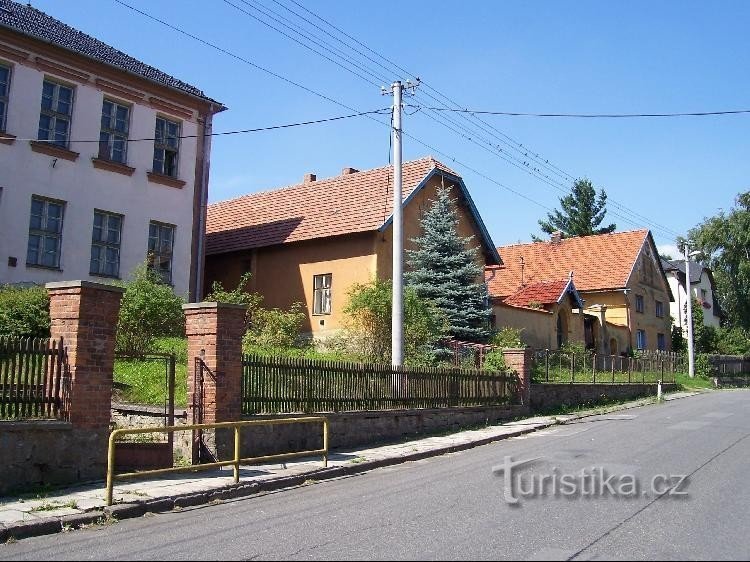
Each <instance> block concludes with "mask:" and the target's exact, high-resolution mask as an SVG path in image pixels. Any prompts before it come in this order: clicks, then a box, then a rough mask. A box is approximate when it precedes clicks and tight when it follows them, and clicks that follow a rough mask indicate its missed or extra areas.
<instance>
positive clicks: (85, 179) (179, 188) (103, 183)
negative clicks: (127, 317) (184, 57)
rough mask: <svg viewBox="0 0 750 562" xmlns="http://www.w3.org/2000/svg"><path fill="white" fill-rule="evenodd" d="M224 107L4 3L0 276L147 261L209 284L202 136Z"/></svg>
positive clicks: (112, 274) (186, 284)
mask: <svg viewBox="0 0 750 562" xmlns="http://www.w3.org/2000/svg"><path fill="white" fill-rule="evenodd" d="M113 25H117V23H116V22H113ZM224 109H226V108H225V107H224V106H223V105H222V104H221V103H219V102H216V101H214V100H212V99H211V98H209V97H208V96H206V95H205V94H204V93H203V92H202V91H201V90H199V89H198V88H196V87H195V86H191V85H189V84H186V83H184V82H182V81H180V80H178V79H177V78H174V77H172V76H170V75H168V74H166V73H164V72H162V71H161V70H158V69H156V68H154V67H151V66H148V65H147V64H144V63H142V62H140V61H138V60H136V59H134V58H132V57H130V56H128V55H126V54H125V53H123V52H121V51H118V50H117V49H115V48H114V47H111V46H109V45H107V44H105V43H103V42H101V41H99V40H97V39H95V38H93V37H90V36H89V35H86V34H84V33H82V32H80V31H78V30H76V29H73V28H72V27H69V26H67V25H65V24H64V23H62V22H61V21H58V20H56V19H54V18H52V17H50V16H48V15H47V14H45V13H44V12H41V11H39V10H37V9H35V8H32V7H31V6H30V5H28V6H27V5H25V4H19V3H16V2H11V1H9V0H0V284H4V283H13V284H16V283H36V284H40V283H45V282H48V281H61V280H69V279H84V280H92V281H103V280H104V281H106V280H111V279H125V278H127V277H128V276H129V274H130V273H131V272H132V271H133V269H134V268H135V267H136V266H137V265H139V264H141V263H143V262H145V261H146V260H147V259H148V260H149V265H150V266H151V267H152V268H153V269H154V270H155V271H156V272H157V273H158V274H159V275H160V276H161V277H162V279H163V280H164V281H165V282H167V283H170V284H171V285H172V286H173V287H174V289H175V291H176V292H177V293H179V294H181V295H184V296H186V297H190V298H194V297H195V296H196V295H197V294H199V293H201V292H202V291H201V289H200V287H199V283H200V280H201V275H200V274H201V272H202V252H203V248H202V245H203V240H204V236H203V229H204V226H205V201H206V198H207V190H208V165H209V159H210V146H211V144H210V142H207V139H206V137H205V135H206V133H208V132H210V131H211V122H212V118H213V115H214V114H215V113H218V112H220V111H223V110H224ZM136 139H150V140H143V141H139V142H133V141H134V140H136Z"/></svg>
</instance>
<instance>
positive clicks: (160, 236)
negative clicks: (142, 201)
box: [148, 221, 174, 284]
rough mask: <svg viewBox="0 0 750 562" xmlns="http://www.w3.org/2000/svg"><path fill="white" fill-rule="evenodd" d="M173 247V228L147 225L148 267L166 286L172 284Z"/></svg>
mask: <svg viewBox="0 0 750 562" xmlns="http://www.w3.org/2000/svg"><path fill="white" fill-rule="evenodd" d="M173 247H174V226H173V225H171V224H164V223H160V222H155V221H151V222H150V223H149V225H148V267H149V269H151V270H152V271H155V272H156V273H157V274H158V275H159V277H161V279H162V281H164V282H165V283H168V284H171V283H172V248H173Z"/></svg>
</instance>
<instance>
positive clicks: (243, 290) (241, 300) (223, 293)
mask: <svg viewBox="0 0 750 562" xmlns="http://www.w3.org/2000/svg"><path fill="white" fill-rule="evenodd" d="M250 277H251V274H250V273H245V274H244V275H243V276H242V277H240V281H239V283H237V286H236V287H235V288H234V289H232V290H231V291H228V290H227V289H225V288H224V286H223V285H222V284H221V283H220V282H219V281H214V282H213V284H212V285H211V292H210V293H209V294H208V295H206V298H205V299H203V300H205V301H206V302H223V303H226V304H244V305H245V306H247V322H248V324H249V323H250V319H251V318H252V316H253V314H254V312H255V311H256V310H257V309H258V307H259V306H260V303H261V302H263V297H262V296H260V295H259V294H258V293H251V292H249V291H248V290H247V287H248V285H249V283H250Z"/></svg>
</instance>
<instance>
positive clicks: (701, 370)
mask: <svg viewBox="0 0 750 562" xmlns="http://www.w3.org/2000/svg"><path fill="white" fill-rule="evenodd" d="M695 376H696V377H702V378H710V377H712V376H713V368H712V367H711V363H710V362H709V361H708V355H706V354H705V353H699V354H698V355H696V356H695Z"/></svg>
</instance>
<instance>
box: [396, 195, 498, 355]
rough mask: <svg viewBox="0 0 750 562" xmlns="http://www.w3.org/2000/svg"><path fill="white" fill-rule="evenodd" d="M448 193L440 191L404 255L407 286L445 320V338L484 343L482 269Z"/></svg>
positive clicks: (487, 313) (485, 316)
mask: <svg viewBox="0 0 750 562" xmlns="http://www.w3.org/2000/svg"><path fill="white" fill-rule="evenodd" d="M457 225H458V215H457V213H456V210H455V209H454V206H453V202H452V200H451V198H450V189H442V188H441V189H439V190H438V193H437V199H436V200H434V201H433V202H432V206H431V207H430V209H429V210H428V211H427V212H425V214H424V216H423V217H422V220H421V222H420V226H421V228H422V235H421V236H418V237H417V238H412V242H414V244H415V245H416V249H415V250H409V251H407V255H408V264H409V266H410V271H409V272H407V273H406V275H405V277H406V282H407V284H408V285H409V286H411V287H413V288H414V289H415V290H416V292H417V295H419V296H420V297H422V298H426V299H429V300H430V301H432V303H433V304H434V305H435V307H436V308H437V309H438V310H440V311H441V312H442V313H443V314H444V315H445V317H446V319H447V321H448V334H449V335H451V336H453V337H455V338H456V339H458V340H465V341H472V342H484V341H486V340H487V338H488V337H489V327H488V323H489V317H490V309H489V306H488V300H487V286H486V285H485V283H484V277H483V273H484V271H483V268H482V267H481V266H480V265H479V263H478V261H477V255H478V252H479V249H478V248H477V246H476V244H475V243H474V237H473V236H470V237H468V238H461V237H460V236H459V235H458V230H457Z"/></svg>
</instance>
